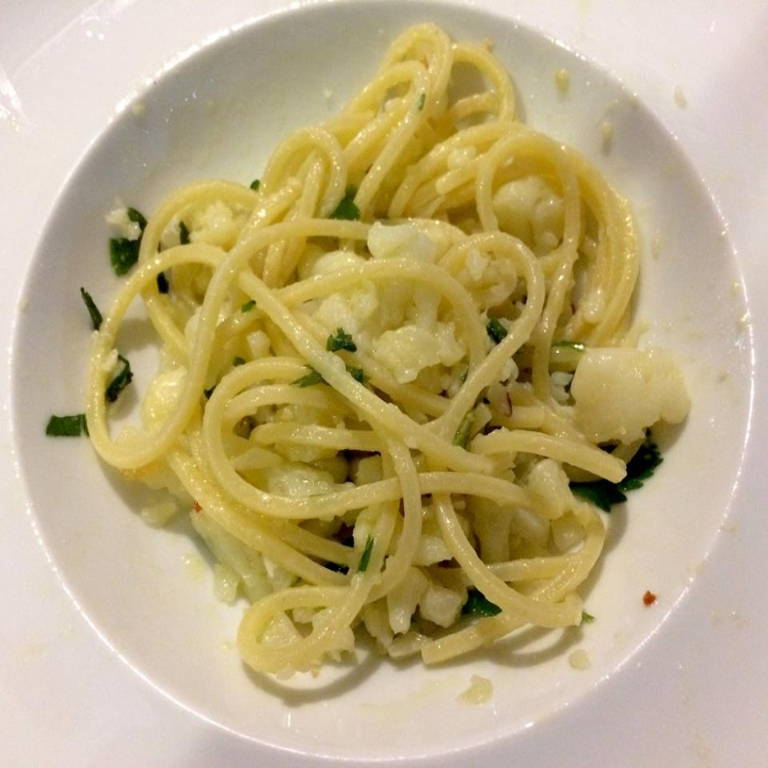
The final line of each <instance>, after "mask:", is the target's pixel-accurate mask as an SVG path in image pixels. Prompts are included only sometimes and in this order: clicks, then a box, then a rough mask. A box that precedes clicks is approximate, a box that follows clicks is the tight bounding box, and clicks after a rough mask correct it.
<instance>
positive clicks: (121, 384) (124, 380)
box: [106, 355, 133, 403]
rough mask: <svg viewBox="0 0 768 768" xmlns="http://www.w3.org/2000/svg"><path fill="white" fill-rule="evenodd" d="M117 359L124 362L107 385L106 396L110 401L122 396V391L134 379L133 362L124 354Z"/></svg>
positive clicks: (112, 401)
mask: <svg viewBox="0 0 768 768" xmlns="http://www.w3.org/2000/svg"><path fill="white" fill-rule="evenodd" d="M117 359H118V360H119V361H120V362H121V363H122V364H123V367H122V369H121V370H120V372H119V373H118V374H117V376H115V378H114V379H112V381H111V382H110V384H109V386H108V387H107V391H106V397H107V400H109V402H110V403H114V402H115V400H117V398H118V397H119V396H120V393H121V392H122V391H123V390H124V389H125V388H126V387H127V386H128V385H129V384H130V383H131V381H132V380H133V372H132V371H131V364H130V363H129V362H128V361H127V360H126V359H125V358H124V357H123V356H122V355H118V356H117Z"/></svg>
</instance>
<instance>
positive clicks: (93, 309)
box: [80, 287, 103, 331]
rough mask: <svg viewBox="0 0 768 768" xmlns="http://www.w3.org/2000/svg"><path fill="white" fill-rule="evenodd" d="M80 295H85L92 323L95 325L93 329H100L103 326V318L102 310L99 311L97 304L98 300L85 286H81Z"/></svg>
mask: <svg viewBox="0 0 768 768" xmlns="http://www.w3.org/2000/svg"><path fill="white" fill-rule="evenodd" d="M80 295H81V296H82V297H83V301H84V302H85V308H86V309H87V310H88V314H89V315H90V316H91V325H93V330H94V331H98V330H99V328H101V322H102V320H103V318H102V316H101V312H99V308H98V307H97V306H96V302H95V301H94V300H93V299H92V298H91V294H90V293H88V291H86V290H85V288H82V287H81V288H80Z"/></svg>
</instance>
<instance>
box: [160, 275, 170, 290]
mask: <svg viewBox="0 0 768 768" xmlns="http://www.w3.org/2000/svg"><path fill="white" fill-rule="evenodd" d="M170 289H171V286H170V284H169V283H168V278H167V277H166V276H165V272H158V273H157V290H158V291H160V293H168V291H169V290H170Z"/></svg>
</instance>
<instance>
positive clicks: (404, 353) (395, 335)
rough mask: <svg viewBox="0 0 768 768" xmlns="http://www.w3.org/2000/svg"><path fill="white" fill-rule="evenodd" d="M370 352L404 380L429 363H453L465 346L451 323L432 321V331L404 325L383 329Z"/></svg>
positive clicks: (406, 380) (416, 373)
mask: <svg viewBox="0 0 768 768" xmlns="http://www.w3.org/2000/svg"><path fill="white" fill-rule="evenodd" d="M372 353H373V356H374V357H375V358H376V359H377V360H378V361H379V362H380V363H381V364H382V365H384V366H386V367H387V368H388V369H389V370H390V371H391V373H392V375H393V376H394V377H395V379H397V381H398V382H400V383H401V384H405V383H407V382H410V381H413V380H414V379H415V378H416V377H417V376H418V375H419V372H420V371H421V370H423V369H424V368H428V367H429V366H431V365H437V364H439V363H442V364H443V365H447V366H451V365H454V364H455V363H457V362H458V361H459V360H461V358H462V357H463V356H464V346H463V344H461V343H460V342H459V341H458V340H457V339H456V335H455V331H454V326H453V323H435V325H434V326H433V330H431V331H429V330H427V329H425V328H420V327H418V326H416V325H404V326H403V327H402V328H398V329H396V330H393V331H386V332H385V333H382V334H381V336H379V338H378V339H376V340H375V341H374V342H373V346H372Z"/></svg>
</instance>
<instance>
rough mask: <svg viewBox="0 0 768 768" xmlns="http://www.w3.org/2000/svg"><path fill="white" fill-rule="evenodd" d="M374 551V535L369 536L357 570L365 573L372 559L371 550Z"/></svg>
mask: <svg viewBox="0 0 768 768" xmlns="http://www.w3.org/2000/svg"><path fill="white" fill-rule="evenodd" d="M372 551H373V536H369V537H368V539H367V540H366V542H365V549H363V554H362V556H361V557H360V565H358V566H357V570H358V571H359V572H360V573H364V572H365V571H367V570H368V563H369V562H370V561H371V552H372Z"/></svg>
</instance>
